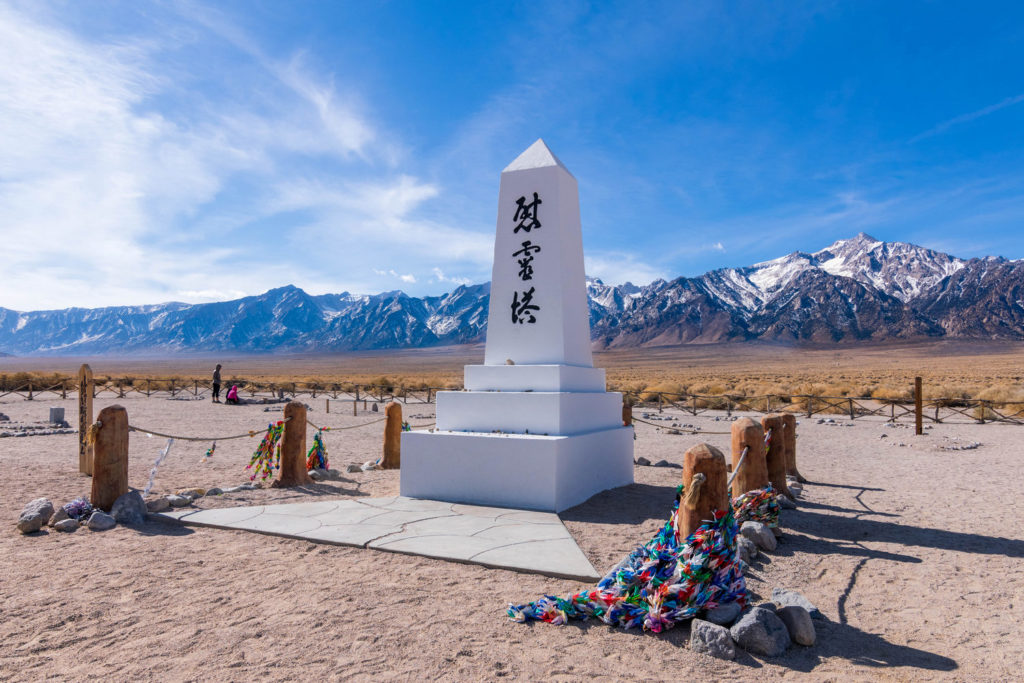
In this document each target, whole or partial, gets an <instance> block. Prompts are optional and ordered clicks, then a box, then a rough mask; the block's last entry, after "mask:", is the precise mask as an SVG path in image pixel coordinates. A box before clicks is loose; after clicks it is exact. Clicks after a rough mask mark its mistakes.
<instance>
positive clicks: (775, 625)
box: [729, 607, 790, 657]
mask: <svg viewBox="0 0 1024 683" xmlns="http://www.w3.org/2000/svg"><path fill="white" fill-rule="evenodd" d="M729 632H730V633H731V634H732V639H733V640H735V641H736V644H737V645H739V646H740V647H742V648H743V649H744V650H746V651H747V652H753V653H754V654H758V655H764V656H766V657H777V656H779V655H781V654H782V653H783V652H785V651H786V648H788V647H789V645H790V639H789V631H787V630H786V625H785V624H783V623H782V620H781V619H779V618H778V617H777V616H775V614H773V613H772V612H770V611H768V610H766V609H762V608H760V607H755V608H754V609H752V610H750V611H749V612H747V613H746V614H744V615H743V616H742V617H741V618H740V620H739V621H737V622H736V623H735V624H734V625H733V627H732V628H731V629H729Z"/></svg>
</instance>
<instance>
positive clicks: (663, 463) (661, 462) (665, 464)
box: [654, 460, 672, 467]
mask: <svg viewBox="0 0 1024 683" xmlns="http://www.w3.org/2000/svg"><path fill="white" fill-rule="evenodd" d="M654 466H655V467H672V464H671V463H670V462H669V461H668V460H659V461H658V462H656V463H654Z"/></svg>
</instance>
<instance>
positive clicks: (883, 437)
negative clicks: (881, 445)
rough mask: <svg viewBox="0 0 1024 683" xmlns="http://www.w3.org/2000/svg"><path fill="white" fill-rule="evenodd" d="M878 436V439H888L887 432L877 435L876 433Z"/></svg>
mask: <svg viewBox="0 0 1024 683" xmlns="http://www.w3.org/2000/svg"><path fill="white" fill-rule="evenodd" d="M878 438H879V439H888V438H889V435H888V434H879V435H878Z"/></svg>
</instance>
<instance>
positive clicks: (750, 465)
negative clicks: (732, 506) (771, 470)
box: [732, 417, 768, 498]
mask: <svg viewBox="0 0 1024 683" xmlns="http://www.w3.org/2000/svg"><path fill="white" fill-rule="evenodd" d="M744 449H747V455H746V456H745V457H744V456H743V450H744ZM740 458H743V466H742V467H738V466H739V463H740ZM737 468H738V469H739V471H738V472H737ZM732 471H733V476H734V478H733V480H732V497H733V498H739V497H740V496H742V495H743V494H744V493H747V492H748V491H756V490H758V489H763V488H765V487H766V486H768V468H767V466H766V465H765V461H764V430H763V429H761V425H759V424H757V423H756V422H754V421H753V420H751V419H750V418H749V417H741V418H740V419H738V420H736V421H735V422H733V423H732Z"/></svg>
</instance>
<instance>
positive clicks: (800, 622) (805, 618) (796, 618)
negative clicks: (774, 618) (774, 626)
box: [775, 605, 816, 646]
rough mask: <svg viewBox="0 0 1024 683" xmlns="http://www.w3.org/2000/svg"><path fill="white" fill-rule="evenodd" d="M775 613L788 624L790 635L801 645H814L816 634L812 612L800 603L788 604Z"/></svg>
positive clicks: (787, 628)
mask: <svg viewBox="0 0 1024 683" xmlns="http://www.w3.org/2000/svg"><path fill="white" fill-rule="evenodd" d="M775 613H776V614H777V615H778V616H779V619H781V620H782V623H783V624H785V625H786V630H787V631H789V637H790V638H792V639H793V642H794V643H798V644H800V645H808V646H810V645H814V641H815V639H816V634H815V632H814V622H812V621H811V615H810V613H809V612H808V611H807V610H805V609H804V608H803V607H800V606H799V605H786V606H785V607H780V608H779V609H777V610H775Z"/></svg>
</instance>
